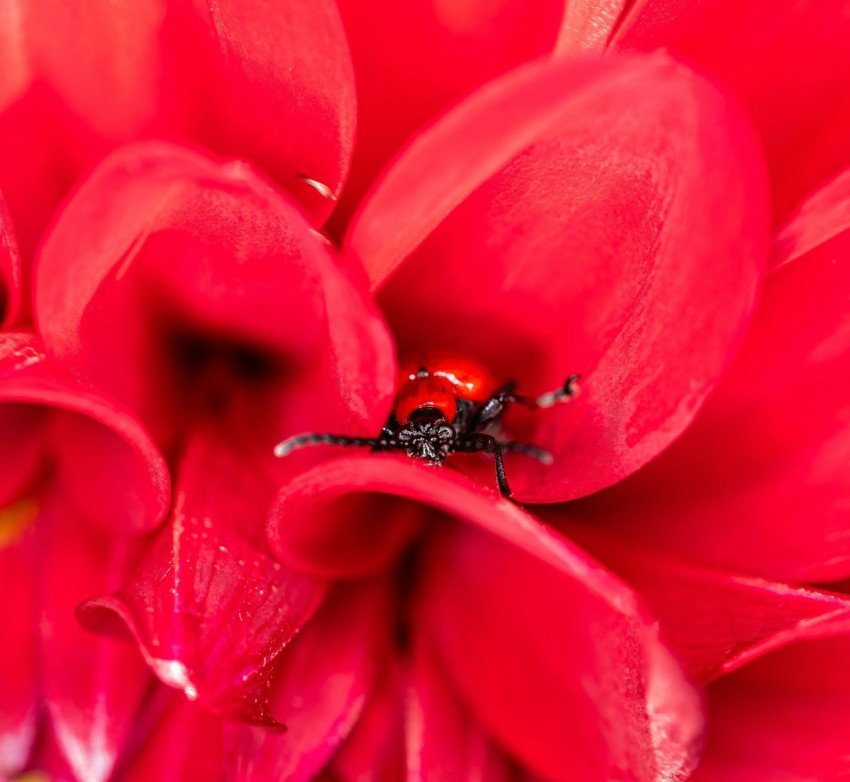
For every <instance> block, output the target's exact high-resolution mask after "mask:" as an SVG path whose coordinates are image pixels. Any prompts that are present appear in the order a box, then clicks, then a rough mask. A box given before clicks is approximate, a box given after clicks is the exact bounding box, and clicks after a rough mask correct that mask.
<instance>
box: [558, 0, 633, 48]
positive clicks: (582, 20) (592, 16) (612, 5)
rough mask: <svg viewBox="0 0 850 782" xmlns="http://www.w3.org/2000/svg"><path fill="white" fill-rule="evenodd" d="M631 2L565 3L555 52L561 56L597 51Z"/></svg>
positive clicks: (579, 0) (589, 0) (586, 0)
mask: <svg viewBox="0 0 850 782" xmlns="http://www.w3.org/2000/svg"><path fill="white" fill-rule="evenodd" d="M632 4H633V0H574V1H573V2H569V3H567V4H566V6H567V7H566V9H565V11H564V19H563V21H562V23H561V32H560V34H559V36H558V43H557V45H556V47H555V51H556V52H557V53H558V54H563V55H575V54H581V53H584V52H592V53H597V52H601V51H602V50H603V49H605V48H606V47H607V46H608V43H609V41H610V39H611V37H612V35H613V34H614V33H615V32H616V30H617V28H618V27H619V25H620V23H621V22H622V20H623V17H624V14H625V12H626V11H627V10H628V9H629V8H630V7H631V6H632Z"/></svg>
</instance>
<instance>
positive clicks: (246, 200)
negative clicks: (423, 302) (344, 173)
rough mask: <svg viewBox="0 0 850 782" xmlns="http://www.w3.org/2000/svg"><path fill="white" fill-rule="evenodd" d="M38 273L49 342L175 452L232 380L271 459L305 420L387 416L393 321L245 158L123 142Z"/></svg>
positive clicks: (61, 227) (372, 420)
mask: <svg viewBox="0 0 850 782" xmlns="http://www.w3.org/2000/svg"><path fill="white" fill-rule="evenodd" d="M80 235H86V236H89V237H91V238H90V240H88V241H86V242H85V243H82V244H81V243H80V242H79V236H80ZM37 281H38V288H37V293H36V315H37V319H38V323H39V327H40V330H41V332H42V334H43V336H44V340H45V344H46V346H47V350H48V352H49V353H50V354H51V355H52V356H54V357H56V358H57V359H59V360H61V361H62V362H63V364H65V365H66V366H68V367H69V368H70V370H71V371H72V372H73V373H74V374H75V375H77V376H78V377H81V378H84V379H85V380H86V381H87V382H96V383H97V384H99V385H100V386H102V387H105V388H107V389H109V390H110V391H111V392H112V393H113V394H115V395H116V396H117V397H118V398H119V399H122V400H123V401H124V402H126V403H127V404H128V405H129V406H130V407H132V408H133V409H134V410H138V411H140V413H141V415H142V418H143V420H145V421H146V422H147V423H148V424H149V425H150V426H151V428H152V430H153V431H154V432H155V433H156V435H157V438H158V441H159V442H161V443H163V444H165V445H166V446H168V447H169V448H170V447H173V446H174V444H175V440H179V438H180V437H181V436H182V435H183V434H184V432H185V429H186V428H187V426H191V423H192V422H193V421H196V420H197V419H198V418H199V416H200V417H203V415H204V414H205V413H207V412H208V411H211V412H213V413H214V412H215V411H217V410H219V409H220V408H221V407H222V401H221V399H220V397H221V393H219V392H220V391H222V389H221V388H218V386H222V387H223V390H224V391H225V392H228V393H229V390H230V389H229V387H228V386H227V383H228V382H230V381H231V380H233V381H235V384H236V386H237V387H238V390H239V391H240V393H242V394H243V397H244V396H245V395H247V399H246V398H243V399H242V407H243V411H242V415H243V419H247V420H239V421H236V422H235V423H234V428H235V429H236V430H237V431H238V432H240V433H243V434H244V435H245V436H246V437H248V438H249V439H250V438H254V439H255V440H258V441H259V442H260V444H259V446H258V447H260V448H262V449H265V450H266V451H268V453H269V454H270V453H271V449H272V447H273V445H274V443H275V442H276V441H277V440H278V439H281V438H282V437H283V436H285V435H286V434H292V433H297V430H298V429H300V430H301V431H305V430H310V429H313V430H315V429H316V428H317V427H321V428H325V427H328V426H334V427H340V426H343V425H347V426H348V427H351V426H352V425H354V426H356V425H358V424H359V425H360V426H365V427H366V428H367V430H371V428H373V427H374V426H380V424H382V423H383V421H384V419H385V417H386V414H387V410H388V406H389V404H390V403H391V396H392V393H393V390H394V384H395V366H394V360H393V355H392V354H393V350H392V345H391V341H390V337H389V335H388V334H387V332H386V329H385V327H384V325H383V324H382V322H381V321H380V319H379V317H378V316H377V314H376V312H375V310H374V308H373V307H372V305H371V303H370V302H369V301H368V299H367V298H366V295H365V294H364V293H363V292H362V291H361V290H360V289H359V287H358V285H357V284H356V283H355V282H354V281H352V280H351V279H350V278H349V277H348V276H347V275H346V274H345V273H343V272H342V271H341V270H340V267H339V266H338V265H337V264H335V262H334V258H333V254H332V252H331V249H330V247H329V246H328V245H327V244H326V243H325V242H324V240H322V239H321V238H320V237H319V236H318V234H316V232H315V231H314V230H313V229H312V228H311V227H310V225H309V223H308V222H307V221H306V220H305V218H304V217H303V215H302V214H301V212H300V211H299V210H298V209H297V208H296V207H295V206H294V205H292V204H291V203H290V202H289V201H288V200H287V199H285V198H284V197H282V196H281V195H280V194H278V193H277V192H275V191H274V190H273V189H272V188H271V187H270V186H269V184H268V183H267V182H265V181H264V180H263V179H261V178H260V177H259V176H258V175H257V174H255V173H254V172H253V171H252V170H251V169H250V168H249V167H247V166H246V165H244V164H241V163H227V164H220V163H215V162H213V161H211V160H210V159H208V158H205V157H202V156H200V155H198V154H196V153H193V152H190V151H188V150H185V149H183V148H179V147H174V146H167V145H162V144H148V145H141V146H136V147H131V148H125V149H124V150H122V151H121V152H118V153H116V154H115V155H113V156H112V157H111V158H109V159H108V160H107V161H106V162H105V163H104V164H103V165H102V166H101V167H100V168H99V169H98V170H97V171H96V172H95V173H94V175H93V176H92V177H91V178H90V179H89V180H87V181H86V182H85V183H84V184H83V186H82V187H81V188H80V190H79V191H78V192H77V194H76V196H75V197H74V198H73V199H72V200H71V201H70V202H69V204H68V205H67V207H66V209H65V210H64V211H63V212H62V214H61V216H60V218H59V219H58V221H57V223H56V225H55V226H54V228H53V230H52V232H51V233H50V235H49V237H48V239H47V241H46V242H45V245H44V247H43V250H42V253H41V255H40V258H39V262H38V268H37ZM205 351H206V352H205ZM199 356H200V358H199ZM246 361H249V363H251V364H252V366H255V367H256V370H257V371H255V372H253V374H252V372H251V371H249V369H246V368H245V366H244V364H245V363H246ZM217 362H218V363H217ZM240 362H241V363H240ZM216 373H218V374H216ZM228 373H229V374H228ZM231 375H232V377H231ZM216 384H218V386H217V385H216ZM228 399H229V397H226V396H225V400H228ZM293 430H295V431H293Z"/></svg>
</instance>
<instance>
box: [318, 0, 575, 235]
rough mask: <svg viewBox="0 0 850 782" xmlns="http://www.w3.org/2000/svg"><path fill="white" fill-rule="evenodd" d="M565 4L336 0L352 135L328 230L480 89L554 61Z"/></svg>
mask: <svg viewBox="0 0 850 782" xmlns="http://www.w3.org/2000/svg"><path fill="white" fill-rule="evenodd" d="M564 5H565V3H564V0H538V2H536V3H534V4H529V3H523V2H522V1H521V0H465V1H464V2H462V3H457V2H446V1H445V0H421V1H420V2H416V3H397V2H393V0H372V2H369V3H363V2H359V1H358V0H339V7H340V12H341V14H342V19H343V22H344V23H345V30H346V33H347V35H348V41H349V44H350V46H351V56H352V59H353V60H354V74H355V77H356V81H357V109H358V110H357V119H358V127H357V145H356V146H355V150H354V162H353V165H352V172H351V178H350V179H349V181H348V183H347V184H346V187H345V190H344V192H343V199H342V203H341V204H340V205H339V207H338V209H337V211H336V212H335V213H334V217H333V221H334V224H335V227H336V228H340V227H342V225H343V224H344V222H345V220H347V219H348V218H349V217H350V216H351V213H352V211H353V210H354V208H355V207H356V206H357V204H358V202H359V200H360V198H361V197H362V195H363V193H364V192H365V191H366V188H367V187H368V186H369V184H370V183H371V181H372V180H373V179H374V176H375V175H376V174H377V173H378V171H379V170H380V169H381V168H382V167H383V165H384V164H385V163H386V162H387V161H388V160H389V159H390V158H391V156H392V155H393V154H394V153H395V152H396V151H397V150H398V149H399V147H400V146H401V144H402V142H403V141H404V140H405V139H406V138H407V137H408V136H409V135H410V134H411V133H412V132H413V131H414V130H416V129H417V128H418V127H420V126H422V125H424V124H425V123H426V122H428V121H429V120H431V119H432V118H433V117H435V116H436V115H437V114H438V113H439V112H440V111H441V110H442V109H444V108H445V107H446V106H448V105H449V104H451V103H453V102H454V101H456V100H458V99H459V98H461V97H463V96H464V95H465V94H467V93H468V92H471V91H472V90H473V89H475V88H476V87H479V86H480V85H481V84H484V83H485V82H487V81H489V80H490V79H492V78H494V77H496V76H499V75H501V74H502V73H505V72H507V71H509V70H511V69H512V68H515V67H516V66H518V65H520V64H521V63H523V62H526V61H527V60H532V59H535V58H537V57H541V56H543V55H546V54H548V53H549V52H551V50H552V48H553V45H554V43H555V37H556V35H557V34H558V28H559V25H560V24H561V20H562V17H563V15H564ZM567 6H568V7H571V6H572V3H569V4H567Z"/></svg>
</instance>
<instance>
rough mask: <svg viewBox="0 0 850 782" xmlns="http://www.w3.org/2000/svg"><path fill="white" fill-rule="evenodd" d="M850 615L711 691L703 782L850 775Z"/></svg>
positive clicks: (823, 781)
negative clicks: (849, 731)
mask: <svg viewBox="0 0 850 782" xmlns="http://www.w3.org/2000/svg"><path fill="white" fill-rule="evenodd" d="M848 630H850V620H848V616H847V615H846V614H845V616H844V618H843V619H842V620H840V621H839V620H837V621H836V622H835V625H834V626H833V627H832V628H831V629H830V632H831V633H832V634H834V636H833V637H826V636H827V632H826V631H825V632H824V636H825V637H823V638H821V639H818V640H808V641H804V642H800V643H795V644H792V645H790V646H788V647H787V648H785V649H782V650H781V651H778V652H774V653H773V654H771V655H768V656H767V657H764V658H763V659H761V660H759V661H758V662H756V663H754V664H752V665H748V666H746V667H744V668H742V669H741V670H740V671H738V672H737V673H735V674H733V675H731V676H728V677H724V678H723V679H721V680H720V681H718V682H716V683H715V684H713V685H712V686H711V688H710V689H709V704H710V719H711V725H712V729H711V732H710V733H709V736H708V744H707V746H706V751H705V755H704V756H703V760H702V762H701V765H700V767H699V768H698V769H697V772H696V774H694V776H693V777H692V779H694V780H695V781H696V782H775V780H780V779H781V780H783V782H810V780H815V779H816V780H818V782H838V780H845V779H847V709H848V707H850V674H849V673H848V667H847V665H846V664H845V662H846V660H847V658H848V654H850V639H849V638H848Z"/></svg>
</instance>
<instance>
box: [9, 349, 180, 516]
mask: <svg viewBox="0 0 850 782" xmlns="http://www.w3.org/2000/svg"><path fill="white" fill-rule="evenodd" d="M42 350H43V349H42V346H41V344H40V342H39V341H38V340H37V338H35V337H33V336H32V335H30V334H3V335H2V336H0V402H4V403H13V404H3V405H0V427H2V428H0V433H2V436H3V442H4V444H5V445H7V448H8V450H6V449H4V450H3V451H2V453H3V454H5V455H4V456H2V457H0V459H2V462H3V464H4V466H5V464H6V462H7V461H8V462H9V463H10V466H11V469H10V473H11V475H13V476H16V477H15V479H14V480H12V479H10V478H9V476H8V475H7V476H4V480H3V482H2V485H0V489H2V491H3V492H4V493H7V494H8V495H9V496H10V498H13V497H14V496H15V491H16V490H17V489H18V488H26V483H27V481H30V480H32V479H33V476H34V475H35V473H36V472H37V470H38V469H40V468H42V467H43V466H44V465H43V454H44V447H45V441H47V442H49V443H50V445H51V447H52V451H53V453H54V454H55V456H56V457H57V459H58V466H57V474H58V478H59V480H61V481H62V482H63V485H64V490H65V499H66V501H69V502H71V503H73V505H74V506H76V509H77V510H78V511H79V512H80V513H81V514H82V515H84V516H85V517H86V518H88V519H89V520H91V521H95V522H97V523H99V524H101V525H103V526H105V527H109V528H112V529H119V530H123V531H133V530H135V531H139V530H147V529H151V528H152V527H154V526H156V525H157V524H158V523H159V522H160V521H161V520H162V517H163V516H164V515H165V511H166V509H167V507H168V503H169V500H170V490H171V487H170V479H169V475H168V468H167V466H166V464H165V461H164V460H163V458H162V455H161V454H160V452H159V451H158V450H157V448H156V446H155V445H154V444H153V443H152V442H151V440H150V437H149V435H148V433H147V432H146V431H145V429H144V428H143V427H142V426H141V425H140V423H139V422H138V420H137V419H136V418H135V416H133V415H132V414H130V413H129V412H128V411H127V410H125V409H124V408H123V407H122V406H120V405H118V404H116V403H115V402H114V401H113V400H111V399H110V398H108V397H106V396H103V395H102V394H100V393H99V392H97V391H94V390H92V389H89V388H84V387H81V386H80V385H79V384H77V383H76V382H74V381H73V380H72V379H70V378H68V377H67V376H65V375H63V374H60V373H59V372H57V371H56V370H55V368H54V366H53V365H51V364H50V363H49V362H48V361H46V360H45V358H44V354H43V352H42ZM33 405H38V406H44V407H47V408H59V411H57V412H54V413H52V414H51V416H50V417H49V418H48V416H47V411H46V410H39V409H37V408H32V407H31V406H33ZM71 414H73V415H71ZM16 452H17V453H16ZM16 457H17V458H16Z"/></svg>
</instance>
